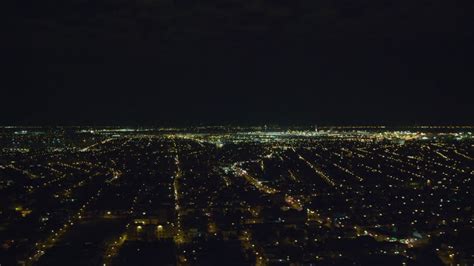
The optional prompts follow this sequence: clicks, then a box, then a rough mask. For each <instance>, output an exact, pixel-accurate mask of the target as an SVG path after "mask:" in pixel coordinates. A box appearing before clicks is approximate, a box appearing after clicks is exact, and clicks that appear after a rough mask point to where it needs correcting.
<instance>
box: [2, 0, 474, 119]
mask: <svg viewBox="0 0 474 266" xmlns="http://www.w3.org/2000/svg"><path fill="white" fill-rule="evenodd" d="M5 2H6V3H2V5H3V6H4V7H3V8H2V9H4V10H7V11H9V12H7V13H8V14H7V15H6V17H7V24H6V26H7V31H6V32H5V33H3V37H2V46H4V48H3V49H2V50H3V53H2V54H3V55H2V58H3V59H2V61H3V64H2V65H4V66H7V70H6V71H5V70H3V71H2V73H3V74H4V75H5V78H2V81H1V84H2V90H1V97H0V101H1V103H0V124H31V125H75V124H78V125H80V124H84V125H180V126H182V125H195V124H243V125H250V124H263V123H268V124H272V123H275V124H285V125H292V124H396V125H410V124H474V108H473V104H472V102H473V101H472V99H473V98H472V96H473V92H472V91H473V90H474V63H473V62H474V61H473V60H474V52H473V49H474V37H473V30H472V27H471V25H470V20H471V19H472V10H473V1H456V0H452V1H441V0H423V1H421V0H398V1H387V0H201V1H199V0H195V1H193V0H138V1H133V0H67V1H65V0H44V1H37V0H35V1H32V0H24V1H17V0H7V1H5ZM2 76H3V75H2Z"/></svg>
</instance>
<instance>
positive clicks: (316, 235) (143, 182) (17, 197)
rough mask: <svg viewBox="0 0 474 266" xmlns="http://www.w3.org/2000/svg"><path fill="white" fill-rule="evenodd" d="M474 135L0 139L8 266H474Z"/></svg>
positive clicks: (285, 131)
mask: <svg viewBox="0 0 474 266" xmlns="http://www.w3.org/2000/svg"><path fill="white" fill-rule="evenodd" d="M472 131H473V128H471V127H436V128H434V127H433V128H431V127H417V128H403V129H401V128H399V129H397V128H393V129H389V128H385V127H372V128H363V127H362V128H356V127H354V128H350V127H344V128H342V127H341V128H337V127H332V128H320V129H319V130H318V131H315V130H311V129H305V128H278V127H275V128H267V127H265V128H259V127H254V128H238V127H206V128H189V129H181V128H140V129H138V128H82V127H81V128H79V127H74V128H72V127H71V128H33V127H31V128H17V127H3V128H1V129H0V132H1V133H0V134H1V135H0V142H1V147H2V150H1V156H0V190H1V193H0V195H1V202H2V205H1V209H0V235H1V237H0V241H1V242H0V244H1V249H0V262H1V264H2V265H17V264H20V265H67V264H73V265H156V264H159V265H227V264H229V262H232V264H233V265H234V264H235V265H280V264H291V263H293V264H294V265H296V264H311V263H313V264H318V265H334V264H347V263H349V264H351V263H355V264H356V265H367V264H371V265H385V264H386V265H403V264H407V265H420V264H424V265H427V264H429V265H438V264H440V265H442V264H446V265H455V264H460V265H470V264H472V263H473V261H474V258H473V257H472V256H473V254H474V246H473V244H472V241H471V239H472V237H473V233H474V231H473V226H474V225H473V218H474V217H473V215H472V178H473V176H474V163H473V158H474V149H473V145H474V137H473V136H472Z"/></svg>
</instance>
